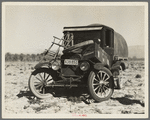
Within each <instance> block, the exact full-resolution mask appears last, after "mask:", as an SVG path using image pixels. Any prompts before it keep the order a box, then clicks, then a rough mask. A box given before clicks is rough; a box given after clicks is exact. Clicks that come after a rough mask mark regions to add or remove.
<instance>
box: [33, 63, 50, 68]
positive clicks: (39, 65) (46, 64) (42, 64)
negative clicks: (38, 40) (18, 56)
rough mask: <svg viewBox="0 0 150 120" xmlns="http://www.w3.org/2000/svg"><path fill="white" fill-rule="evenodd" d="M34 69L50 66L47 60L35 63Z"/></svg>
mask: <svg viewBox="0 0 150 120" xmlns="http://www.w3.org/2000/svg"><path fill="white" fill-rule="evenodd" d="M34 68H35V69H39V68H50V63H49V62H41V63H38V64H36V65H35V67H34Z"/></svg>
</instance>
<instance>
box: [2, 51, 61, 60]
mask: <svg viewBox="0 0 150 120" xmlns="http://www.w3.org/2000/svg"><path fill="white" fill-rule="evenodd" d="M60 56H61V55H59V57H60ZM42 58H43V55H42V54H23V53H21V54H11V53H9V52H8V53H6V54H5V61H40V60H41V59H42ZM51 58H52V57H51V56H48V55H47V56H46V57H45V59H46V60H48V59H51Z"/></svg>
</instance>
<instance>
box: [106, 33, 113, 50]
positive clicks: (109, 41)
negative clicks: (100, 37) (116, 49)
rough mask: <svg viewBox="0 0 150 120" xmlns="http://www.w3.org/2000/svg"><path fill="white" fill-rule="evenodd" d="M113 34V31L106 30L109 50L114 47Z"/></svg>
mask: <svg viewBox="0 0 150 120" xmlns="http://www.w3.org/2000/svg"><path fill="white" fill-rule="evenodd" d="M111 34H112V32H111V30H106V33H105V47H107V48H109V47H112V44H111V43H112V35H111Z"/></svg>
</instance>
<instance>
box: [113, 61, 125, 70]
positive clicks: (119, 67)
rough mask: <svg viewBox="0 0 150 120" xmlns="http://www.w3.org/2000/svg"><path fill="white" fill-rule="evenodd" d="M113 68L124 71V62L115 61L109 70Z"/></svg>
mask: <svg viewBox="0 0 150 120" xmlns="http://www.w3.org/2000/svg"><path fill="white" fill-rule="evenodd" d="M114 68H118V69H120V70H121V69H122V70H125V69H126V65H125V63H124V62H121V61H117V62H116V63H115V64H113V65H112V67H111V69H114Z"/></svg>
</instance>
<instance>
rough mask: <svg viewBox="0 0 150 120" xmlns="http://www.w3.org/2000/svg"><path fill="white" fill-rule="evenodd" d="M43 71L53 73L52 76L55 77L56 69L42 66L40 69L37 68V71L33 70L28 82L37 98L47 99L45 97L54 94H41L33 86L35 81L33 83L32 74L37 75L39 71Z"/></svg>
mask: <svg viewBox="0 0 150 120" xmlns="http://www.w3.org/2000/svg"><path fill="white" fill-rule="evenodd" d="M42 72H45V73H48V74H50V73H51V76H52V78H53V77H54V75H55V74H53V73H55V71H53V70H52V69H47V68H40V69H36V70H35V71H33V72H32V74H31V75H30V78H29V81H28V84H29V89H30V91H31V92H32V93H33V95H34V96H36V97H37V98H40V99H45V98H49V97H51V96H52V95H51V94H41V93H39V92H37V91H36V90H35V88H34V87H33V83H32V79H31V78H32V75H37V74H38V73H42Z"/></svg>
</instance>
